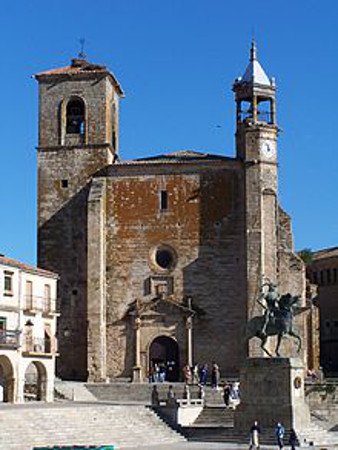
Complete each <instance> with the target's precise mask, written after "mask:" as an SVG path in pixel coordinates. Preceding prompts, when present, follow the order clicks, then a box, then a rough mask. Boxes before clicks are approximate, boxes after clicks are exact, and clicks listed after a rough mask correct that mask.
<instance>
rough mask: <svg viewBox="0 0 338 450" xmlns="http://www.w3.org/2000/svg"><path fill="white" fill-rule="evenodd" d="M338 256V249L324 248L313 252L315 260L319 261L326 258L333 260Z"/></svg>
mask: <svg viewBox="0 0 338 450" xmlns="http://www.w3.org/2000/svg"><path fill="white" fill-rule="evenodd" d="M336 256H338V247H331V248H324V249H322V250H318V251H316V252H313V260H314V261H317V260H319V259H324V258H333V257H336Z"/></svg>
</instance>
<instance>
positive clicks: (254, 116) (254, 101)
mask: <svg viewBox="0 0 338 450" xmlns="http://www.w3.org/2000/svg"><path fill="white" fill-rule="evenodd" d="M252 119H253V121H254V123H256V122H257V119H258V115H257V97H256V96H255V95H254V96H253V97H252Z"/></svg>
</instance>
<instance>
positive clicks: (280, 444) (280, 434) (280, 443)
mask: <svg viewBox="0 0 338 450" xmlns="http://www.w3.org/2000/svg"><path fill="white" fill-rule="evenodd" d="M284 434H285V429H284V427H283V425H282V424H281V423H280V422H278V423H277V425H276V428H275V436H276V439H277V445H278V447H279V450H282V448H283V447H284V444H283V438H284Z"/></svg>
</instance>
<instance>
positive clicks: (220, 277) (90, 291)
mask: <svg viewBox="0 0 338 450" xmlns="http://www.w3.org/2000/svg"><path fill="white" fill-rule="evenodd" d="M36 79H37V80H38V82H39V88H40V93H39V99H40V109H39V145H38V226H39V235H38V260H39V265H40V266H41V267H44V268H46V269H49V270H52V271H56V272H57V273H59V274H60V284H59V290H60V297H61V311H62V315H61V318H60V323H59V345H60V354H61V356H60V359H59V361H58V363H59V364H58V373H59V375H60V376H61V377H63V378H72V379H82V380H86V379H89V380H93V381H100V380H107V379H115V378H121V377H122V378H126V377H128V378H129V377H132V378H133V379H134V380H135V381H137V380H144V379H146V378H147V376H148V374H149V371H151V369H152V366H153V365H154V364H155V363H164V364H166V365H167V368H168V377H169V379H170V380H172V381H175V380H177V379H178V378H179V377H180V375H181V368H182V367H183V366H184V365H185V364H186V363H189V364H190V365H192V364H193V363H204V362H208V363H211V362H212V361H213V360H215V361H217V362H218V364H219V365H220V368H221V372H222V373H223V374H224V375H225V374H235V373H238V371H239V367H240V365H241V363H242V361H243V359H244V358H245V357H246V356H247V355H261V354H262V351H261V349H260V348H259V345H258V342H254V341H252V342H251V343H250V345H249V346H248V345H247V343H246V342H245V325H246V322H247V320H248V318H250V317H252V316H253V315H255V314H261V313H262V309H261V307H260V306H259V305H258V303H257V301H256V299H257V297H258V295H259V293H260V287H261V285H262V283H263V281H264V280H265V279H266V278H268V279H270V280H273V281H275V282H277V283H278V284H279V290H280V293H286V292H291V293H292V294H294V295H296V294H298V295H301V296H302V298H303V299H304V298H305V269H304V264H303V263H302V261H301V260H300V259H299V258H298V256H297V255H296V254H295V253H294V251H293V242H292V234H291V225H290V218H289V216H288V215H287V214H286V213H285V212H284V211H283V210H282V209H281V207H280V205H279V203H278V199H277V169H278V164H277V134H278V127H277V123H276V101H275V93H276V86H275V82H274V80H273V79H270V78H268V76H267V75H266V74H265V72H264V70H263V68H262V67H261V65H260V64H259V62H258V60H257V57H256V48H255V45H254V44H253V46H252V48H251V55H250V61H249V64H248V66H247V69H246V71H245V73H244V75H243V77H242V78H238V79H236V81H235V83H234V85H233V91H234V93H235V99H236V105H237V113H236V124H237V129H236V152H237V153H236V157H234V158H231V157H226V156H220V155H212V154H210V153H208V152H207V151H206V152H195V151H190V150H185V151H177V152H173V153H170V154H164V155H159V156H156V157H148V158H142V159H137V160H132V161H123V160H122V159H121V158H120V157H119V100H120V98H121V97H123V91H122V88H121V86H120V84H119V83H118V81H117V80H116V78H115V77H114V75H113V74H112V73H111V72H109V71H108V70H107V68H106V67H104V66H100V65H95V64H91V63H89V62H87V61H85V60H84V59H74V60H72V62H71V65H70V66H67V67H63V68H59V69H54V70H50V71H46V72H42V73H39V74H37V75H36ZM304 302H305V300H304ZM297 322H298V326H299V328H300V330H301V334H302V336H303V339H304V346H303V350H302V351H303V356H304V360H305V361H306V359H307V355H306V351H305V349H306V346H307V344H306V333H305V323H306V318H305V316H304V315H303V316H298V319H297ZM283 345H284V346H285V345H287V344H285V343H284V344H283Z"/></svg>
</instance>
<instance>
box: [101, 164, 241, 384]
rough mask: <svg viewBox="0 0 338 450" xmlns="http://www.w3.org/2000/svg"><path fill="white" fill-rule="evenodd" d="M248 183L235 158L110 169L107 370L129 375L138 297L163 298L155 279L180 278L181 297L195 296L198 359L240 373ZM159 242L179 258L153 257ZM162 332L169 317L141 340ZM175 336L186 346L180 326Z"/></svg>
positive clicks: (174, 281)
mask: <svg viewBox="0 0 338 450" xmlns="http://www.w3.org/2000/svg"><path fill="white" fill-rule="evenodd" d="M242 183H243V180H242V175H241V172H240V171H239V170H238V166H237V167H236V164H234V163H233V162H232V163H229V164H228V166H227V165H226V164H225V163H224V164H223V165H222V164H220V165H219V167H208V166H207V165H201V164H198V165H195V166H190V167H189V166H188V165H181V166H179V165H177V166H175V167H172V166H169V165H160V166H157V167H156V166H155V165H154V166H151V165H149V166H146V165H145V166H143V167H139V166H137V167H128V166H127V165H126V166H122V165H121V166H112V172H111V173H110V177H109V178H108V179H107V349H108V350H107V352H108V354H107V358H108V359H107V363H108V367H107V372H108V375H110V376H114V377H116V376H121V375H122V376H128V375H130V374H131V368H132V364H133V355H132V354H131V352H130V349H131V343H132V342H133V339H134V338H133V331H132V329H131V327H130V325H128V320H127V319H126V314H127V311H128V308H129V306H130V305H131V303H132V302H133V301H135V299H147V298H148V299H149V298H152V297H154V296H156V292H155V291H154V290H153V291H152V286H151V285H150V290H147V289H148V288H147V285H148V283H149V279H150V280H151V281H153V280H154V279H155V280H156V278H157V277H159V278H161V277H162V278H163V279H164V280H165V279H167V281H168V282H169V283H170V284H171V285H172V294H173V296H174V298H175V300H176V301H180V302H183V301H184V299H185V297H187V296H191V297H192V303H193V308H195V309H197V310H198V311H199V314H197V316H196V318H195V319H194V350H195V355H194V361H195V362H198V363H204V362H207V363H209V364H210V363H211V362H212V361H213V360H216V361H217V362H218V363H219V364H220V366H221V370H222V371H223V372H227V373H233V372H237V371H238V367H239V361H240V358H243V356H244V354H245V349H244V348H243V341H242V339H241V336H242V334H243V331H244V329H243V327H244V325H245V314H246V308H245V295H244V286H245V281H244V271H243V266H244V264H245V262H244V261H245V258H244V250H243V240H242V235H243V202H242V201H241V199H242V198H243V197H242V195H243V192H242V186H243V184H242ZM161 190H166V191H167V193H168V210H166V211H161V210H160V207H159V192H160V191H161ZM161 245H165V246H168V247H169V248H171V249H173V254H174V255H175V258H176V261H175V265H174V266H173V267H172V268H171V269H170V270H168V271H166V270H162V269H161V268H160V267H158V266H157V265H156V262H155V260H154V251H155V250H156V248H157V247H158V246H161ZM150 284H151V283H150ZM177 322H178V323H179V321H177ZM173 326H174V324H173ZM161 333H163V334H166V333H167V331H166V325H165V324H163V326H162V330H161V328H160V329H158V330H157V331H155V330H154V329H152V327H148V328H146V329H142V330H141V336H142V338H141V339H142V340H143V341H144V343H143V344H142V345H143V347H144V348H146V347H147V346H149V345H150V342H151V340H152V339H153V338H154V337H156V335H160V334H161ZM171 333H172V334H173V336H175V337H176V339H177V341H178V342H179V345H180V347H184V339H183V338H182V336H181V335H182V331H179V328H177V326H176V329H175V327H174V330H171ZM183 364H184V361H182V365H183Z"/></svg>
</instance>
